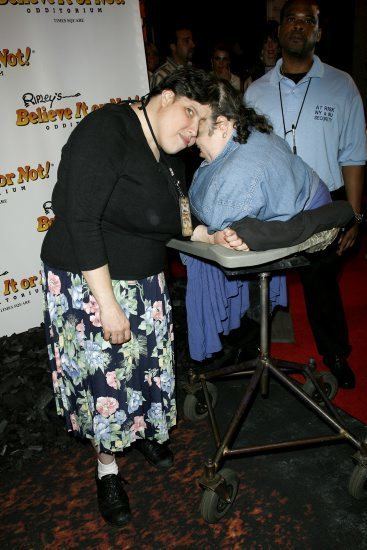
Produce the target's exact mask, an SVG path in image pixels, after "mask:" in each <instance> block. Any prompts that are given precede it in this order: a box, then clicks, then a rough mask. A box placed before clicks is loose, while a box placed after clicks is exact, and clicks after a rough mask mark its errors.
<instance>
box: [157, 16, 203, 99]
mask: <svg viewBox="0 0 367 550" xmlns="http://www.w3.org/2000/svg"><path fill="white" fill-rule="evenodd" d="M168 43H169V49H170V53H171V55H170V56H169V57H167V60H166V62H165V63H163V65H161V66H160V67H159V68H158V69H157V70H156V71H155V72H154V73H153V77H152V80H151V87H152V88H154V87H155V86H157V84H159V83H160V82H161V80H163V79H164V78H165V77H166V76H168V75H169V74H170V73H172V71H174V70H175V69H177V68H178V67H186V66H189V65H191V63H192V56H193V54H194V50H195V42H194V39H193V36H192V31H191V30H190V29H189V28H187V27H186V26H181V25H177V26H176V27H175V28H174V29H173V30H172V31H171V34H170V37H169V42H168Z"/></svg>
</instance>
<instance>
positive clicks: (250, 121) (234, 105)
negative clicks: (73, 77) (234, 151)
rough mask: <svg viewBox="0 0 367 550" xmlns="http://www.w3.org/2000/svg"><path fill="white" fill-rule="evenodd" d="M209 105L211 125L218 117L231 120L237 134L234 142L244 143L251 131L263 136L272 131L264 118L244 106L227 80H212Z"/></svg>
mask: <svg viewBox="0 0 367 550" xmlns="http://www.w3.org/2000/svg"><path fill="white" fill-rule="evenodd" d="M209 105H210V107H211V109H212V115H211V118H212V122H213V125H214V124H215V123H216V120H217V118H218V116H225V117H226V118H228V120H232V121H233V122H234V127H235V129H236V132H237V136H236V137H235V138H234V140H235V141H238V142H239V143H246V142H247V140H248V138H249V135H250V134H251V132H252V131H253V130H258V131H259V132H262V133H263V134H270V133H271V132H272V130H273V127H272V126H271V124H270V123H269V122H268V120H267V118H266V117H265V116H263V115H260V114H258V113H257V112H256V111H255V109H251V108H250V107H246V105H244V103H243V98H242V94H241V93H240V92H238V91H237V90H235V89H234V88H233V86H232V85H231V84H230V83H229V82H228V80H223V79H220V78H213V84H212V86H211V93H210V101H209Z"/></svg>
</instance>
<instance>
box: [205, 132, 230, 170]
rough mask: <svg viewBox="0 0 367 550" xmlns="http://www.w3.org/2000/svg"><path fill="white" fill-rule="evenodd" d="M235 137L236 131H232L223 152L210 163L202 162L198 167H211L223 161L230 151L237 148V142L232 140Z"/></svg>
mask: <svg viewBox="0 0 367 550" xmlns="http://www.w3.org/2000/svg"><path fill="white" fill-rule="evenodd" d="M236 136H237V132H236V130H233V133H232V138H231V139H230V140H229V141H228V142H227V143H226V146H225V147H224V149H223V151H221V152H220V153H219V155H218V156H217V157H215V159H213V160H211V161H208V160H204V161H203V162H202V163H201V165H200V167H201V166H209V165H210V166H212V165H213V164H215V163H217V162H220V161H221V160H223V159H224V158H225V157H226V156H227V155H229V153H231V152H232V151H234V150H235V149H237V147H239V145H240V144H239V143H238V141H234V139H233V138H235V137H236Z"/></svg>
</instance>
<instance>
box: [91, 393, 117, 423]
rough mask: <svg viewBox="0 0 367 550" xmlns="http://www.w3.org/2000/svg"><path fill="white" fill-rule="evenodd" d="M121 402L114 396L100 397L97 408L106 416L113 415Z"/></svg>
mask: <svg viewBox="0 0 367 550" xmlns="http://www.w3.org/2000/svg"><path fill="white" fill-rule="evenodd" d="M118 406H119V403H118V401H117V399H115V398H114V397H98V399H97V404H96V409H97V411H98V412H99V414H100V415H101V416H104V417H105V418H107V417H109V416H111V414H113V413H114V412H115V411H116V410H117V409H118Z"/></svg>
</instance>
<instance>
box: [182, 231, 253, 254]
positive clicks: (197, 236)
mask: <svg viewBox="0 0 367 550" xmlns="http://www.w3.org/2000/svg"><path fill="white" fill-rule="evenodd" d="M191 240H192V241H199V242H203V243H209V244H220V245H221V246H225V247H226V248H234V249H235V250H242V251H247V250H249V247H248V246H247V244H246V243H245V242H243V240H242V239H241V237H239V236H238V235H237V233H236V231H234V230H233V229H231V228H230V227H227V228H226V229H223V231H216V232H215V233H213V234H209V233H208V228H207V227H206V225H197V226H196V227H195V229H194V233H193V234H192V237H191Z"/></svg>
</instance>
